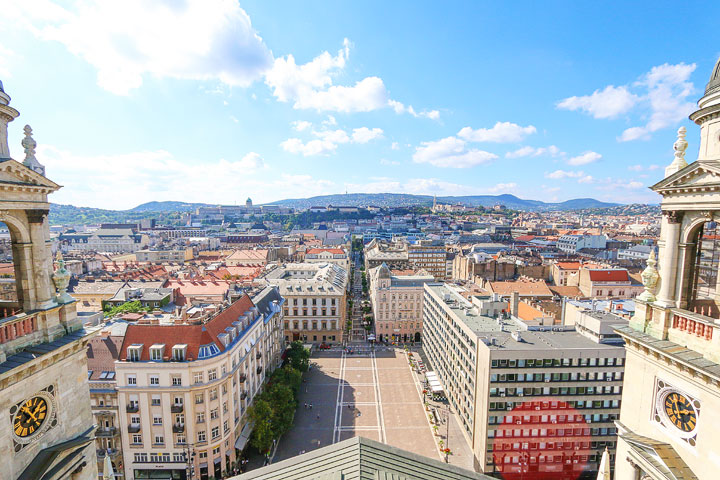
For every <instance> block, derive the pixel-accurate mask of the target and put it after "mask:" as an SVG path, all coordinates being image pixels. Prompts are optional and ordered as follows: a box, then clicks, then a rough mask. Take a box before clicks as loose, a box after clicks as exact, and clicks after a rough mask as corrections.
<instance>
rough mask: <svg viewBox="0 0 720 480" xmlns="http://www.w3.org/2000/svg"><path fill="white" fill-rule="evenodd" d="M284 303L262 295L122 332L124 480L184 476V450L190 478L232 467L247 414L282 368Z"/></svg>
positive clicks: (270, 291)
mask: <svg viewBox="0 0 720 480" xmlns="http://www.w3.org/2000/svg"><path fill="white" fill-rule="evenodd" d="M283 302H284V300H283V298H282V297H281V296H280V294H279V292H278V290H277V289H276V288H272V287H268V288H265V289H264V290H262V291H261V292H260V293H258V294H257V295H255V296H254V297H253V298H252V299H251V298H250V297H249V296H248V295H244V296H243V297H241V298H240V299H239V300H237V301H236V302H234V303H233V304H232V305H229V306H227V307H224V308H223V307H219V308H218V309H217V312H216V313H214V314H213V313H211V314H209V315H207V316H206V317H205V318H201V319H189V320H183V319H180V320H178V321H177V322H173V323H172V324H151V325H130V326H128V328H127V332H126V334H125V337H124V340H123V343H122V346H121V348H120V352H119V359H118V362H117V363H116V364H115V372H116V382H117V399H118V407H119V412H120V417H121V418H120V422H119V424H120V425H123V429H122V431H121V437H122V452H123V463H124V465H125V476H126V478H127V480H137V479H145V478H173V479H174V478H185V472H186V468H187V462H186V459H187V457H186V455H185V451H186V450H187V449H188V448H189V449H190V450H191V451H193V452H194V453H195V455H194V456H193V457H192V458H191V461H190V462H189V463H190V464H191V468H192V469H193V471H194V476H193V477H192V478H199V479H207V478H209V477H211V476H212V477H216V478H219V477H220V476H221V475H223V473H224V472H227V471H229V470H230V469H232V468H233V467H234V466H235V462H236V461H237V458H238V455H239V454H240V452H241V451H242V450H243V449H244V448H245V445H246V443H247V440H248V438H249V436H250V433H251V429H252V426H251V425H249V424H248V423H247V415H246V413H247V409H248V407H249V406H250V404H251V403H252V400H253V398H254V397H255V395H256V394H257V393H258V392H259V391H260V387H261V385H262V383H263V381H264V379H265V376H266V374H267V372H268V370H272V369H274V368H275V367H276V366H277V365H279V362H280V354H281V351H282V347H283V344H282V332H281V329H282V311H283ZM163 475H164V477H163Z"/></svg>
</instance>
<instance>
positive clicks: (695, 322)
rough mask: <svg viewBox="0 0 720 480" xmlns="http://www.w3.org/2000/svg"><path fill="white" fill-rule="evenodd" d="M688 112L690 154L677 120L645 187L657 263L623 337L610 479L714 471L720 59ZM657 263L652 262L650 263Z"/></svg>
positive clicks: (719, 351) (718, 464) (646, 275)
mask: <svg viewBox="0 0 720 480" xmlns="http://www.w3.org/2000/svg"><path fill="white" fill-rule="evenodd" d="M698 107H699V109H698V110H697V111H696V112H695V113H693V114H692V115H690V119H691V120H693V121H694V122H695V123H697V124H698V125H700V148H699V154H698V159H697V161H695V162H692V163H690V164H689V165H688V164H687V162H686V161H685V150H686V149H687V147H688V142H687V141H686V140H685V129H684V127H683V128H681V129H680V130H679V131H678V139H677V141H676V142H675V145H674V148H675V159H674V160H673V162H672V163H671V164H670V165H669V166H668V167H667V168H666V170H665V178H664V179H663V180H661V181H660V182H658V183H656V184H655V185H654V186H653V187H652V190H654V191H655V192H657V193H659V194H660V195H662V197H663V198H662V202H661V204H660V207H661V209H662V213H663V217H662V224H661V230H660V241H659V242H658V245H659V254H658V258H659V268H658V269H656V268H655V260H654V258H652V257H651V258H650V259H649V260H648V268H647V269H646V270H645V271H644V272H643V283H644V285H645V287H646V291H645V292H643V294H642V295H640V296H639V297H638V299H636V308H635V316H634V317H633V318H632V320H631V321H630V326H629V327H625V328H618V329H617V331H618V333H619V334H620V335H622V337H623V338H624V340H625V342H626V349H627V359H628V362H627V367H626V375H627V377H626V380H627V382H628V384H630V385H633V388H631V389H630V388H628V389H626V390H625V391H624V394H623V407H622V411H621V415H620V421H619V422H618V429H619V431H620V441H619V445H618V458H617V464H616V477H615V478H616V479H617V480H634V479H637V478H642V479H653V480H655V479H661V478H668V472H672V474H673V475H674V476H675V478H689V479H703V480H704V479H712V478H715V477H716V476H717V472H718V471H720V455H718V438H719V436H718V432H719V431H720V419H719V417H718V415H717V411H718V410H719V409H720V347H719V346H718V341H720V324H719V323H718V320H719V319H720V309H719V307H720V305H719V304H718V295H717V292H718V291H720V284H719V283H718V263H719V262H720V260H719V259H718V256H717V255H716V254H714V253H713V252H715V251H716V250H715V249H716V247H717V239H718V238H719V237H718V235H717V222H718V220H720V195H718V191H720V167H719V166H718V165H719V163H718V161H720V142H718V133H719V132H720V61H718V63H717V64H716V65H715V69H714V70H713V73H712V75H711V78H710V82H709V83H708V85H707V87H706V89H705V95H704V96H703V97H702V98H701V99H700V100H699V102H698ZM658 270H659V272H658Z"/></svg>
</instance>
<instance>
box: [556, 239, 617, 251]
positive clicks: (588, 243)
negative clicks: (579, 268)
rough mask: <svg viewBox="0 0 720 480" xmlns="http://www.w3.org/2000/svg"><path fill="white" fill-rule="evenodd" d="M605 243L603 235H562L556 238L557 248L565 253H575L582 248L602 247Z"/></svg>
mask: <svg viewBox="0 0 720 480" xmlns="http://www.w3.org/2000/svg"><path fill="white" fill-rule="evenodd" d="M606 243H607V237H606V236H605V235H563V236H561V237H560V238H558V241H557V248H558V249H559V250H561V251H563V252H565V253H577V252H578V251H580V250H582V249H584V248H597V249H603V248H605V245H606Z"/></svg>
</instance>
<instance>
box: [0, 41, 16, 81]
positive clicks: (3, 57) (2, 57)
mask: <svg viewBox="0 0 720 480" xmlns="http://www.w3.org/2000/svg"><path fill="white" fill-rule="evenodd" d="M17 57H18V55H17V54H16V53H15V52H13V51H12V50H10V49H9V48H7V47H4V46H2V45H0V77H2V78H4V79H8V78H11V77H12V68H10V67H11V64H12V63H14V59H15V58H17Z"/></svg>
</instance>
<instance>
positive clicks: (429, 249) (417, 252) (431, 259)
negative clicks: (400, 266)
mask: <svg viewBox="0 0 720 480" xmlns="http://www.w3.org/2000/svg"><path fill="white" fill-rule="evenodd" d="M407 252H408V263H410V265H411V266H412V267H413V268H422V269H423V270H425V271H426V272H428V273H429V274H430V275H432V276H433V277H435V280H437V281H443V280H446V279H447V278H448V277H447V252H446V251H445V244H444V243H443V242H433V241H430V240H418V241H417V242H415V243H411V244H409V245H408V246H407Z"/></svg>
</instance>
